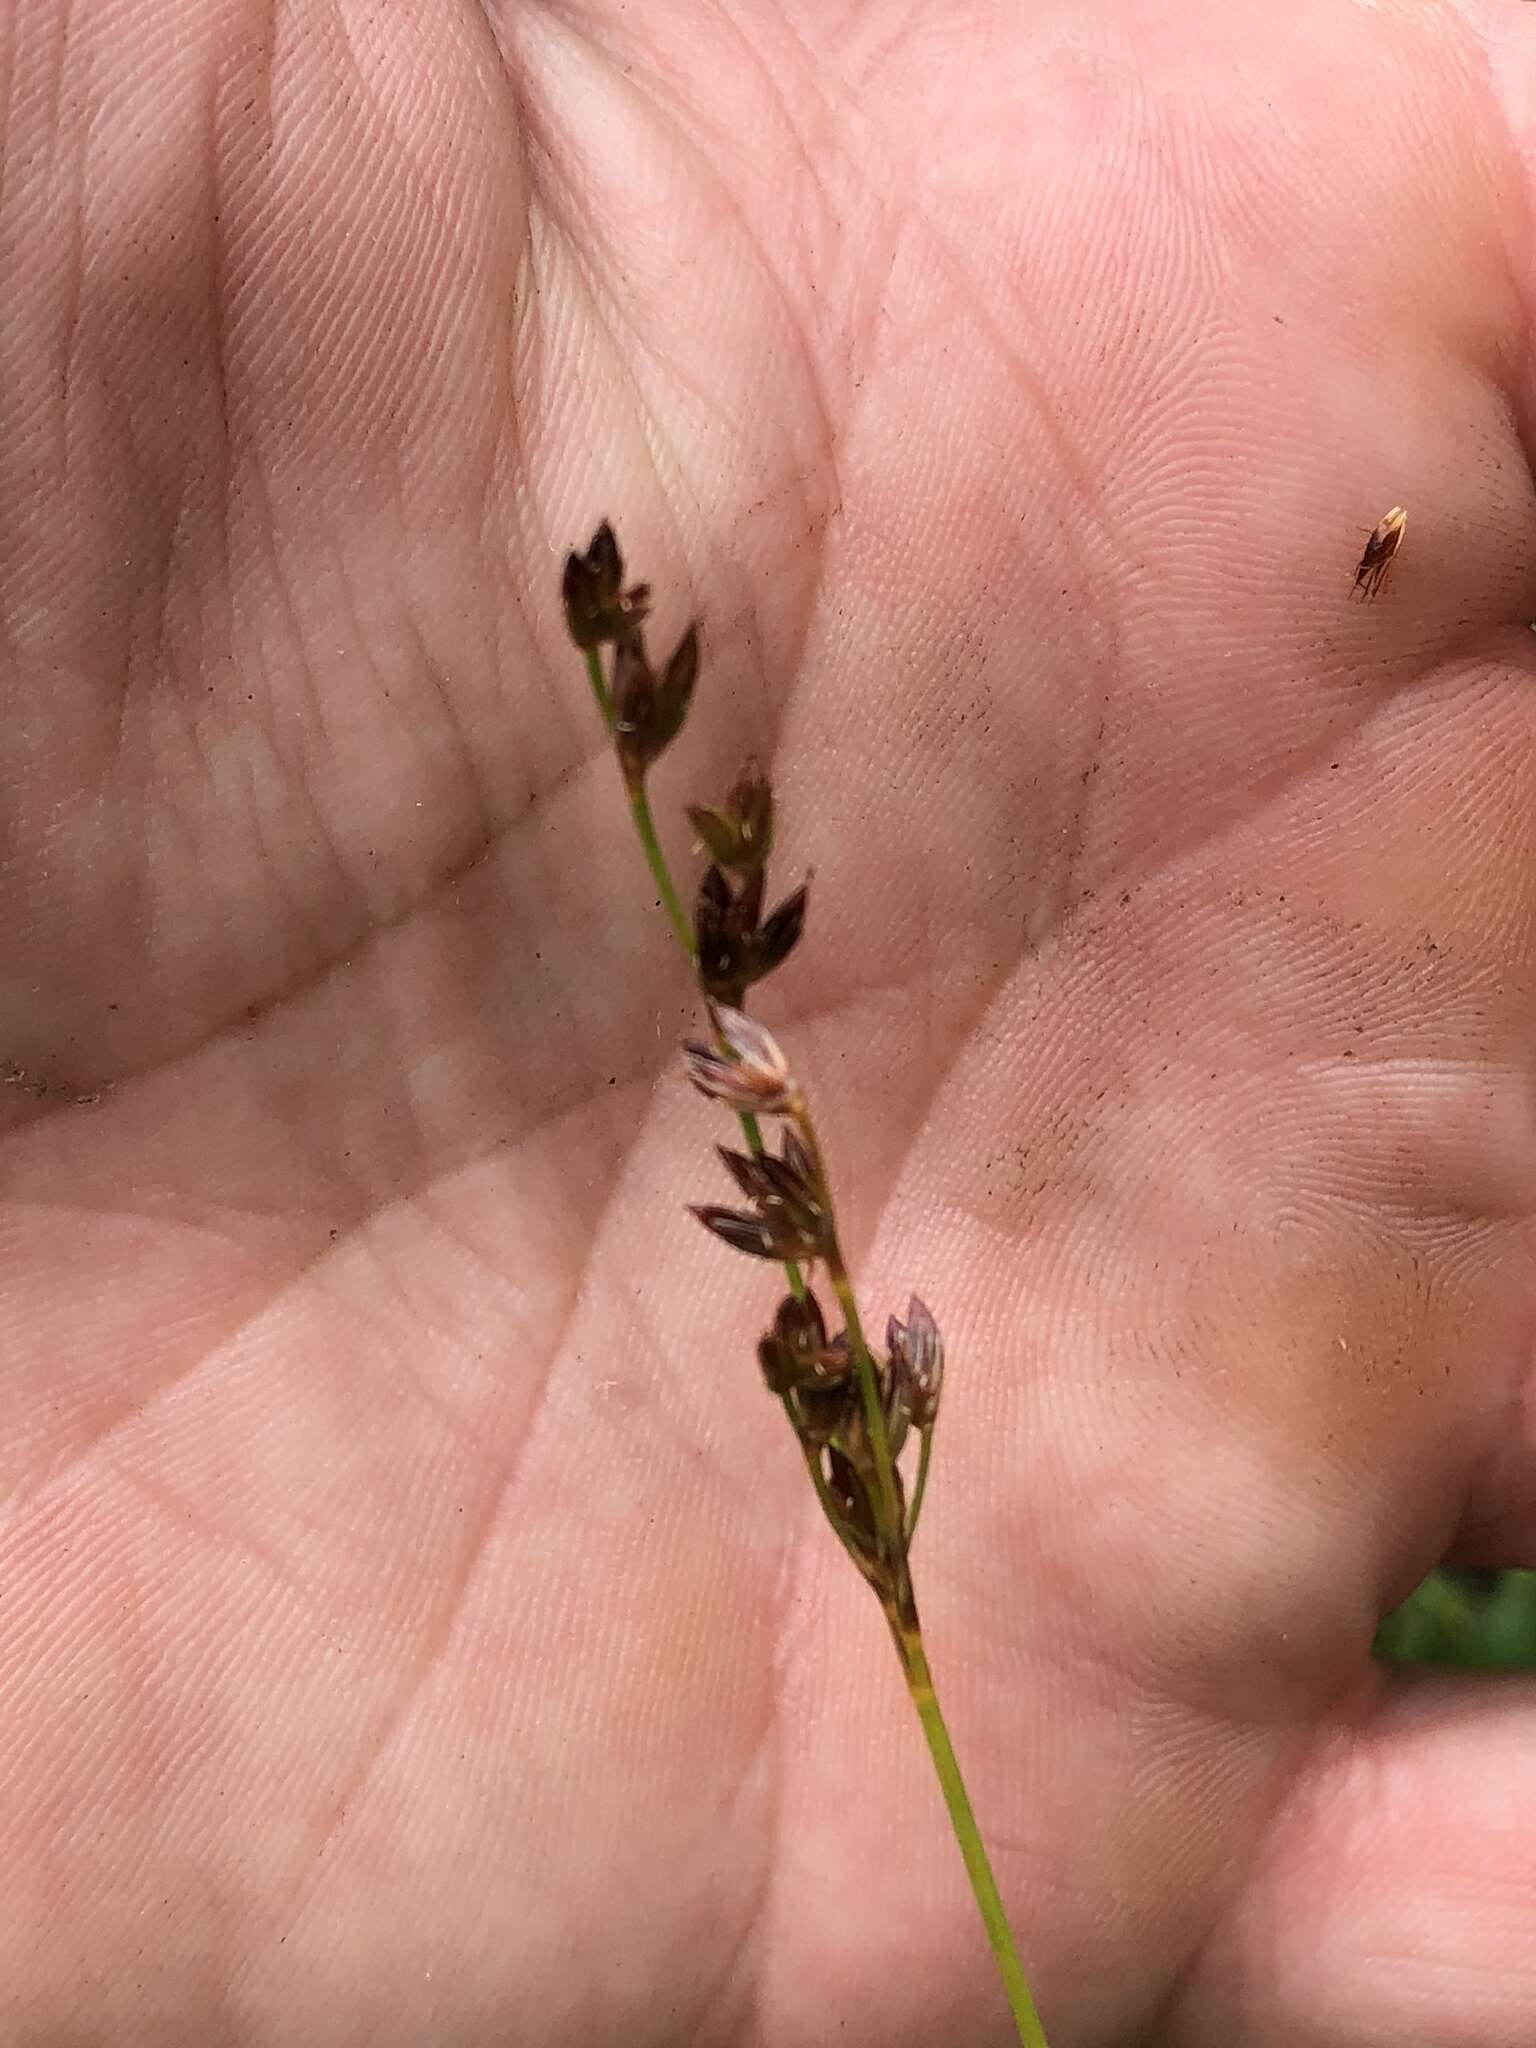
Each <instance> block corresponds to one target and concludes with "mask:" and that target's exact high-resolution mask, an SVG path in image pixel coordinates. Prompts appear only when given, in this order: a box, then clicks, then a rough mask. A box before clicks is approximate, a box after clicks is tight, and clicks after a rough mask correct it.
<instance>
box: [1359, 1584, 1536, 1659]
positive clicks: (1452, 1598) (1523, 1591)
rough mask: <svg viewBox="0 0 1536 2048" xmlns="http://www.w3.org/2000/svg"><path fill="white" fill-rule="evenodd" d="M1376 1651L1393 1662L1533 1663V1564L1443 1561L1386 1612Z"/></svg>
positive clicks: (1535, 1654) (1535, 1592)
mask: <svg viewBox="0 0 1536 2048" xmlns="http://www.w3.org/2000/svg"><path fill="white" fill-rule="evenodd" d="M1376 1654H1377V1656H1378V1657H1383V1658H1385V1659H1387V1660H1388V1662H1390V1663H1395V1664H1454V1665H1457V1666H1459V1667H1460V1668H1461V1669H1462V1670H1465V1671H1536V1572H1486V1571H1473V1570H1470V1569H1464V1568H1462V1567H1461V1566H1458V1565H1442V1566H1441V1568H1440V1569H1439V1571H1437V1572H1432V1573H1431V1574H1430V1576H1429V1577H1428V1578H1427V1579H1426V1580H1425V1581H1424V1583H1423V1585H1422V1586H1420V1587H1419V1589H1418V1591H1417V1592H1415V1593H1413V1594H1412V1595H1411V1596H1410V1597H1409V1598H1408V1599H1407V1600H1405V1601H1404V1602H1403V1604H1402V1606H1401V1607H1399V1608H1398V1609H1397V1611H1396V1612H1395V1613H1394V1614H1389V1615H1388V1616H1387V1618H1386V1620H1385V1621H1384V1622H1383V1623H1382V1625H1381V1628H1380V1630H1379V1631H1378V1633H1377V1637H1376Z"/></svg>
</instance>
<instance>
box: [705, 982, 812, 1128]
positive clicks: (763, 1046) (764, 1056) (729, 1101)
mask: <svg viewBox="0 0 1536 2048" xmlns="http://www.w3.org/2000/svg"><path fill="white" fill-rule="evenodd" d="M709 1021H710V1023H711V1024H712V1025H713V1026H714V1029H715V1033H716V1035H717V1037H718V1038H719V1040H720V1044H721V1046H723V1047H724V1050H723V1051H720V1050H717V1049H716V1048H715V1047H714V1046H712V1045H702V1044H700V1043H698V1042H697V1041H696V1040H695V1041H690V1042H689V1043H688V1044H686V1045H685V1046H684V1047H683V1053H684V1056H685V1058H686V1059H687V1062H688V1078H689V1080H690V1081H692V1083H693V1085H694V1087H695V1088H697V1089H698V1090H699V1092H700V1093H701V1094H703V1095H708V1096H710V1097H712V1098H713V1100H714V1101H716V1102H723V1103H725V1104H726V1105H727V1106H728V1107H729V1108H731V1109H735V1110H742V1111H744V1112H746V1113H747V1114H748V1115H759V1116H775V1115H781V1114H783V1113H784V1112H785V1111H787V1110H789V1109H790V1108H792V1107H793V1105H794V1102H795V1098H796V1090H795V1082H794V1076H793V1075H792V1074H791V1073H790V1071H789V1061H788V1060H787V1059H786V1058H785V1057H784V1052H783V1048H782V1047H781V1046H780V1044H779V1042H778V1040H777V1039H776V1038H775V1037H774V1035H773V1033H772V1032H771V1031H769V1030H767V1029H766V1028H765V1027H764V1026H763V1025H761V1024H759V1023H758V1022H757V1020H756V1018H755V1017H749V1016H748V1015H747V1014H746V1012H745V1011H744V1010H736V1009H732V1008H731V1007H730V1006H729V1005H728V1004H725V1003H711V1004H710V1006H709Z"/></svg>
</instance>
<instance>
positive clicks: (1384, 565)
mask: <svg viewBox="0 0 1536 2048" xmlns="http://www.w3.org/2000/svg"><path fill="white" fill-rule="evenodd" d="M1407 524H1408V514H1407V513H1406V512H1405V511H1404V510H1403V508H1402V506H1401V505H1394V506H1393V507H1392V510H1391V511H1390V512H1389V513H1388V514H1387V516H1386V517H1385V519H1383V520H1381V521H1380V523H1379V524H1378V525H1377V527H1376V530H1375V532H1374V533H1372V535H1371V537H1370V539H1369V540H1368V541H1367V542H1366V544H1365V553H1364V554H1363V555H1362V556H1361V557H1360V566H1359V568H1358V569H1356V571H1355V588H1356V590H1358V591H1359V592H1360V594H1361V596H1362V597H1374V596H1375V595H1376V593H1377V591H1378V590H1380V588H1381V586H1382V584H1383V583H1385V582H1386V580H1387V571H1388V570H1389V569H1390V568H1391V566H1392V558H1393V556H1394V555H1395V554H1396V553H1397V551H1398V549H1399V548H1400V547H1401V546H1402V544H1403V532H1404V529H1405V528H1406V527H1407Z"/></svg>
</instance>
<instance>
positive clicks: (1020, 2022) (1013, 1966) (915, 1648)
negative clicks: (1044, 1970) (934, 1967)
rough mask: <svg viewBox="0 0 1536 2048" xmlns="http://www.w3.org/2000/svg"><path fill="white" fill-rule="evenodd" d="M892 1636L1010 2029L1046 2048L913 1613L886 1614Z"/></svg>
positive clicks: (1033, 2047) (1026, 2045)
mask: <svg viewBox="0 0 1536 2048" xmlns="http://www.w3.org/2000/svg"><path fill="white" fill-rule="evenodd" d="M886 1618H887V1620H888V1621H889V1622H890V1625H891V1634H892V1635H893V1636H894V1637H895V1639H896V1650H897V1654H898V1655H899V1656H900V1658H901V1663H902V1669H903V1671H904V1672H905V1673H906V1679H907V1689H908V1691H909V1692H910V1693H911V1695H912V1704H913V1705H914V1706H915V1707H916V1708H917V1714H918V1719H919V1720H920V1721H921V1722H922V1724H923V1733H924V1735H925V1736H926V1737H927V1738H928V1748H929V1750H930V1752H931V1753H932V1756H933V1767H934V1770H935V1771H936V1772H937V1773H938V1778H939V1785H940V1787H941V1789H942V1790H943V1793H944V1804H945V1805H946V1806H947V1807H948V1808H949V1818H950V1824H951V1826H952V1827H953V1828H954V1831H955V1839H956V1840H957V1841H958V1842H959V1844H960V1854H961V1856H962V1857H963V1858H964V1859H965V1874H966V1876H967V1877H968V1878H969V1879H970V1881H971V1890H972V1891H973V1892H974V1893H975V1894H976V1904H977V1906H978V1907H979V1908H980V1910H981V1918H982V1922H983V1924H984V1925H985V1927H986V1930H987V1939H988V1941H990V1942H991V1944H992V1954H993V1956H994V1957H995V1958H996V1961H997V1972H998V1975H999V1976H1000V1977H1001V1978H1002V1980H1003V1991H1004V1993H1005V1995H1006V1997H1007V2000H1008V2009H1009V2011H1010V2012H1011V2013H1012V2014H1013V2024H1014V2026H1015V2028H1016V2029H1017V2031H1018V2036H1019V2040H1020V2042H1021V2043H1022V2044H1023V2048H1049V2043H1048V2042H1047V2041H1046V2038H1045V2028H1044V2027H1043V2026H1042V2025H1041V2023H1040V2015H1039V2014H1038V2013H1037V2012H1036V2010H1035V2001H1034V1999H1033V1998H1032V1997H1031V1995H1030V1989H1029V1982H1028V1980H1027V1978H1026V1977H1025V1975H1024V1968H1023V1965H1022V1964H1021V1963H1020V1961H1019V1956H1018V1950H1017V1949H1016V1948H1015V1947H1014V1945H1013V1935H1012V1932H1011V1931H1010V1929H1009V1926H1008V1916H1007V1914H1006V1913H1005V1912H1004V1911H1003V1901H1002V1897H1001V1895H1000V1894H999V1892H998V1889H997V1879H996V1878H995V1877H994V1876H993V1875H992V1865H991V1864H990V1863H989V1862H988V1861H987V1852H986V1849H985V1847H984V1846H983V1843H982V1839H981V1830H980V1828H978V1827H977V1825H976V1815H975V1813H974V1812H973V1811H972V1809H971V1802H970V1797H969V1795H968V1793H967V1792H966V1789H965V1780H964V1778H962V1777H961V1775H960V1763H959V1759H958V1758H957V1757H956V1755H955V1747H954V1744H953V1743H952V1742H951V1741H950V1739H949V1729H948V1728H947V1727H946V1726H945V1723H944V1716H943V1713H942V1712H941V1711H940V1708H939V1699H938V1694H937V1693H936V1692H935V1691H934V1688H933V1673H932V1672H931V1671H930V1670H929V1668H928V1658H927V1654H926V1652H925V1651H924V1649H923V1637H922V1631H921V1630H920V1629H919V1627H918V1625H917V1617H916V1615H915V1614H912V1615H910V1616H908V1617H907V1618H906V1619H903V1618H902V1617H901V1616H900V1615H897V1614H890V1613H888V1614H887V1617H886Z"/></svg>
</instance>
